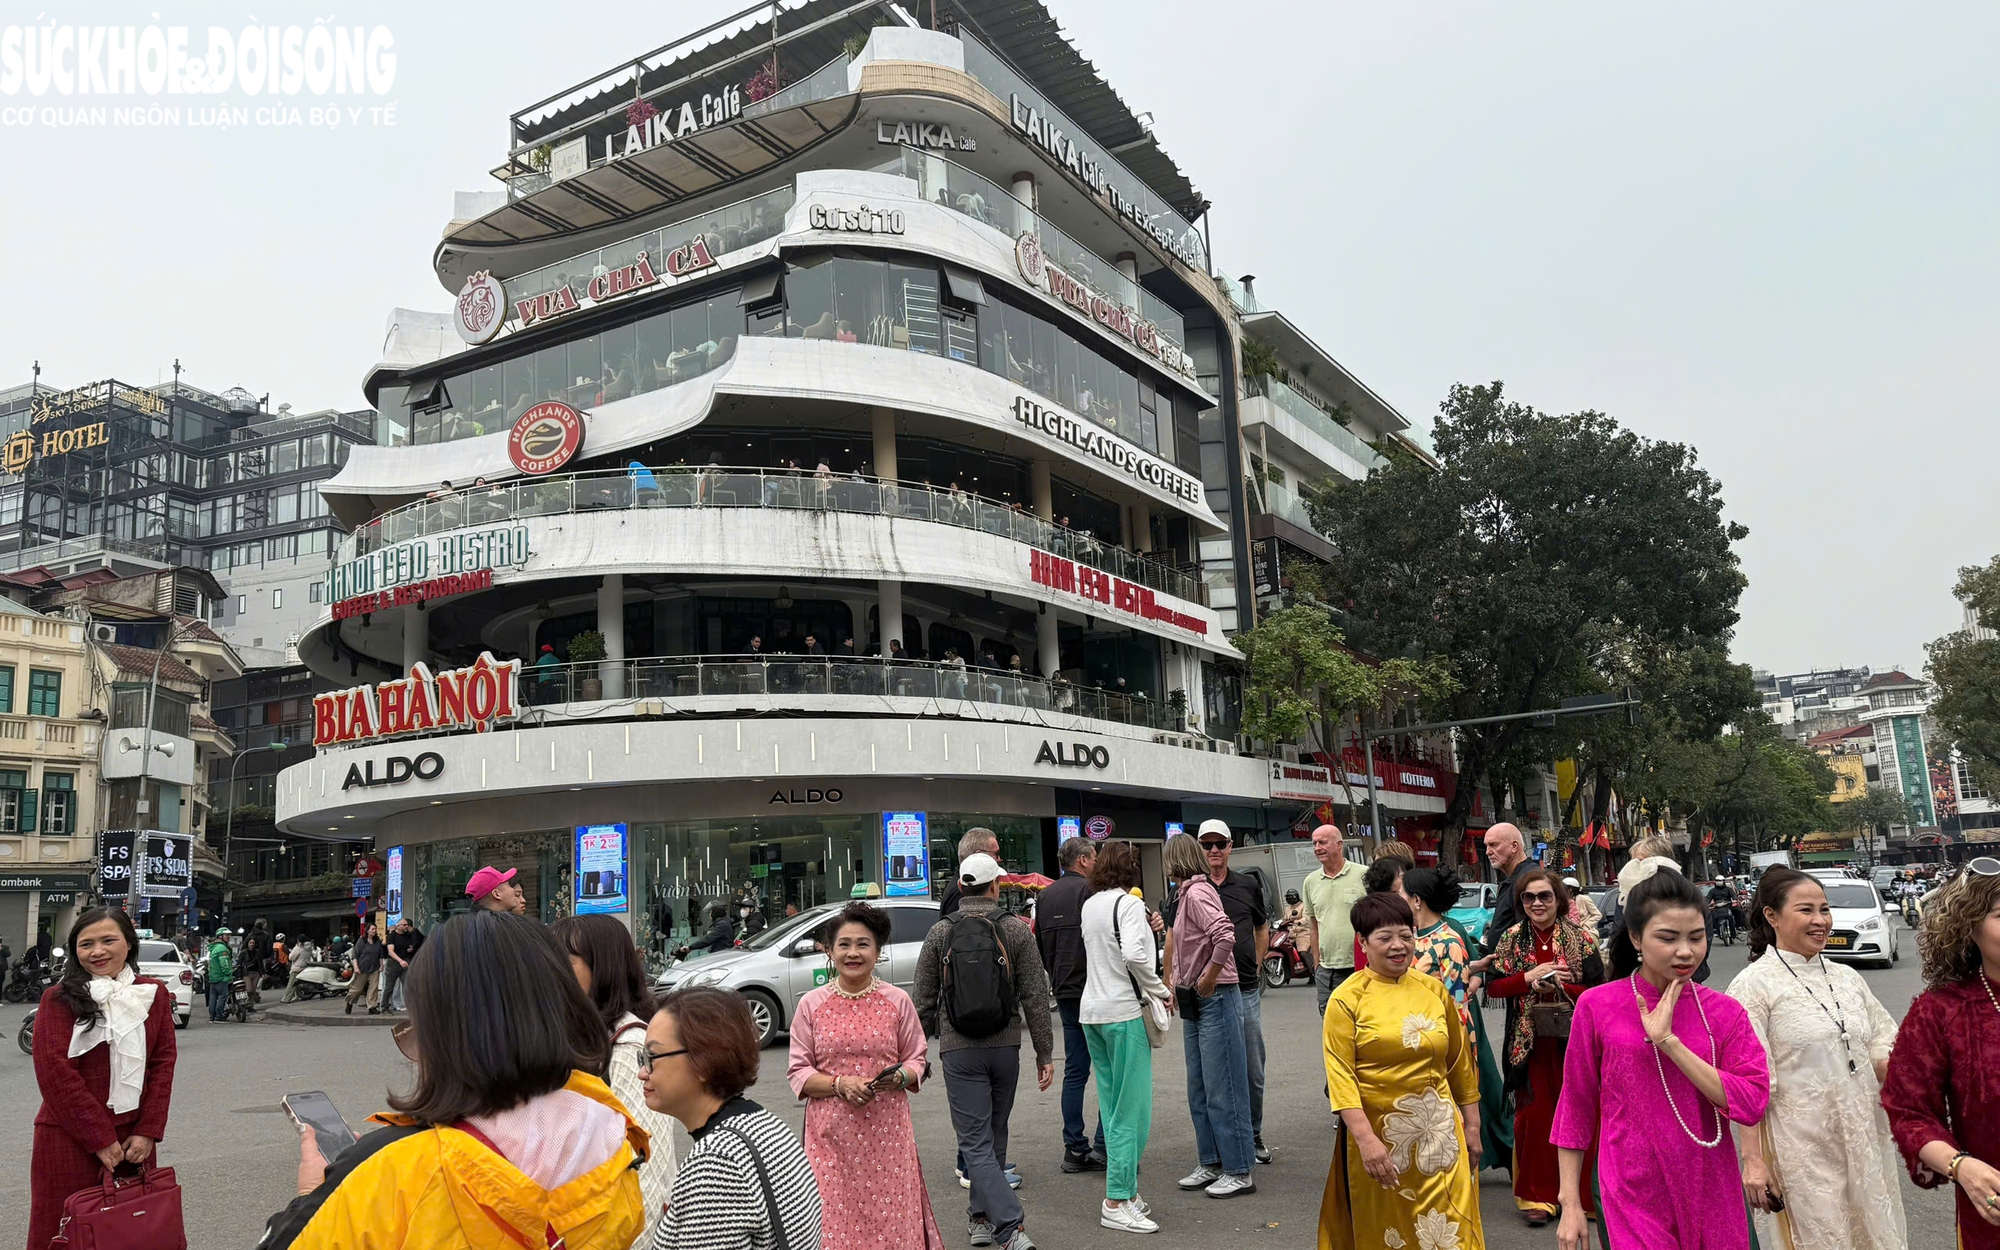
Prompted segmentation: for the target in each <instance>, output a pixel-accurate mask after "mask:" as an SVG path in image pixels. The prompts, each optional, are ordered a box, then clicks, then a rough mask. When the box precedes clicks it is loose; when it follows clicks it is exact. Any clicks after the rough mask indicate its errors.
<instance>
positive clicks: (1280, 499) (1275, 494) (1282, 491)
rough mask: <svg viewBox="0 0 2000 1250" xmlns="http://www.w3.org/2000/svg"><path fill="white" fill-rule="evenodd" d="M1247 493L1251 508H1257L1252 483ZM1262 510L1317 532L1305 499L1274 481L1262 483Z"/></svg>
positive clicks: (1301, 527)
mask: <svg viewBox="0 0 2000 1250" xmlns="http://www.w3.org/2000/svg"><path fill="white" fill-rule="evenodd" d="M1249 495H1250V506H1251V508H1252V510H1253V511H1254V510H1257V509H1258V502H1257V491H1256V487H1255V485H1254V484H1253V485H1252V487H1251V489H1250V491H1249ZM1262 511H1263V512H1265V513H1266V514H1268V515H1270V516H1274V517H1279V518H1281V519H1283V520H1286V521H1290V522H1291V523H1292V524H1293V525H1296V526H1298V527H1299V528H1300V529H1302V530H1305V531H1307V532H1309V533H1313V534H1317V533H1319V527H1318V526H1316V525H1314V524H1313V519H1312V513H1310V512H1308V511H1306V501H1305V500H1303V499H1301V498H1299V497H1298V496H1297V495H1294V494H1293V493H1292V492H1291V491H1290V490H1289V489H1287V488H1286V487H1283V486H1280V485H1278V484H1277V483H1276V482H1266V483H1264V506H1263V508H1262Z"/></svg>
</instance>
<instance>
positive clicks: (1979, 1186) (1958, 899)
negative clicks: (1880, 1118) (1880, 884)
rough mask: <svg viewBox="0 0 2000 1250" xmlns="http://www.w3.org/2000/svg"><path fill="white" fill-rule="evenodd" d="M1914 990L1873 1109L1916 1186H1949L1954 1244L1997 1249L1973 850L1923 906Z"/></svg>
mask: <svg viewBox="0 0 2000 1250" xmlns="http://www.w3.org/2000/svg"><path fill="white" fill-rule="evenodd" d="M1917 948H1918V950H1920V951H1921V952H1922V953H1923V959H1924V986H1925V989H1924V992H1923V993H1921V994H1919V995H1917V1000H1916V1001H1915V1002H1913V1003H1911V1004H1910V1011H1909V1014H1908V1015H1906V1016H1905V1017H1903V1027H1902V1028H1901V1029H1900V1030H1899V1031H1898V1032H1897V1034H1896V1048H1895V1049H1894V1050H1892V1051H1890V1052H1889V1073H1888V1079H1887V1080H1885V1081H1884V1082H1883V1083H1882V1106H1883V1108H1884V1109H1885V1110H1887V1111H1888V1113H1889V1129H1890V1131H1891V1132H1892V1133H1894V1134H1895V1137H1896V1147H1897V1149H1899V1150H1901V1151H1902V1154H1903V1162H1904V1163H1906V1164H1907V1165H1909V1169H1910V1178H1911V1179H1912V1180H1914V1181H1916V1183H1917V1184H1918V1185H1920V1186H1922V1187H1923V1188H1925V1189H1935V1188H1937V1187H1938V1186H1939V1185H1942V1184H1945V1183H1947V1182H1949V1183H1951V1184H1952V1185H1953V1186H1954V1187H1955V1188H1956V1189H1957V1190H1958V1244H1959V1245H1960V1246H1961V1247H1963V1250H2000V860H1996V859H1992V858H1990V857H1987V856H1981V857H1980V858H1978V859H1975V860H1972V861H1971V862H1970V863H1968V864H1966V866H1965V874H1964V875H1963V876H1962V877H1960V878H1959V880H1958V881H1957V883H1956V884H1953V885H1951V886H1949V887H1947V888H1946V889H1945V891H1944V893H1942V894H1940V895H1939V896H1938V897H1937V898H1936V899H1934V900H1932V902H1931V903H1930V904H1929V906H1927V907H1925V909H1924V922H1923V928H1922V929H1921V931H1920V932H1919V933H1918V935H1917Z"/></svg>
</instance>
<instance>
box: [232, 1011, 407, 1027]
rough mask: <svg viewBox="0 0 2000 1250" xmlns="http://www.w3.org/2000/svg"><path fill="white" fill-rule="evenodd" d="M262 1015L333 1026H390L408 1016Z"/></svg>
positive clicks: (279, 1020) (285, 1021) (276, 1021)
mask: <svg viewBox="0 0 2000 1250" xmlns="http://www.w3.org/2000/svg"><path fill="white" fill-rule="evenodd" d="M263 1015H264V1019H266V1020H268V1021H270V1022H271V1023H272V1024H312V1025H319V1026H322V1027H333V1028H356V1027H361V1028H392V1027H394V1026H395V1025H398V1024H401V1023H402V1022H403V1021H404V1020H407V1019H408V1018H409V1017H408V1016H405V1015H400V1014H398V1015H381V1016H349V1015H338V1016H321V1015H305V1014H303V1013H301V1012H293V1011H267V1012H264V1013H263Z"/></svg>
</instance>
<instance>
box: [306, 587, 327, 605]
mask: <svg viewBox="0 0 2000 1250" xmlns="http://www.w3.org/2000/svg"><path fill="white" fill-rule="evenodd" d="M323 589H324V586H323V585H322V584H321V583H319V582H314V583H313V584H312V585H310V586H308V587H306V598H307V599H309V600H311V601H312V602H314V603H318V602H319V596H320V591H321V590H323Z"/></svg>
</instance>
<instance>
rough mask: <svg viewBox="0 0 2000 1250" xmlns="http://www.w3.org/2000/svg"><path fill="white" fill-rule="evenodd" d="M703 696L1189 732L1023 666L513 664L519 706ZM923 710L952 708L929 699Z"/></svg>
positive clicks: (1157, 710) (711, 660)
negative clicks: (1043, 716)
mask: <svg viewBox="0 0 2000 1250" xmlns="http://www.w3.org/2000/svg"><path fill="white" fill-rule="evenodd" d="M621 685H622V686H623V690H622V691H620V690H619V687H620V686H621ZM705 695H732V696H742V695H774V696H784V695H808V696H809V695H857V696H876V697H880V698H892V699H925V700H951V701H957V702H967V703H992V704H1000V705H1003V706H1007V707H1018V708H1029V709H1032V710H1034V711H1038V712H1055V713H1060V714H1064V715H1070V716H1082V717H1086V718H1088V719H1090V720H1101V721H1113V722H1115V723H1117V724H1121V725H1134V726H1138V727H1140V728H1144V729H1160V730H1169V731H1172V732H1174V733H1189V732H1192V731H1191V730H1190V729H1189V728H1188V726H1187V723H1186V717H1185V715H1184V714H1183V713H1182V712H1181V711H1180V710H1178V709H1177V708H1176V707H1175V706H1174V705H1173V704H1170V703H1165V702H1160V701H1156V700H1153V699H1148V698H1146V697H1145V696H1144V695H1135V694H1124V693H1120V692H1118V691H1113V690H1105V689H1103V688H1101V687H1094V686H1093V687H1085V686H1078V685H1074V684H1072V683H1070V682H1066V681H1062V680H1059V679H1058V680H1054V681H1050V680H1048V679H1045V678H1042V677H1037V676H1035V675H1033V674H1031V673H1029V672H1027V671H1026V670H1023V669H1013V668H1005V669H997V668H981V667H978V666H976V665H967V664H948V663H937V662H933V661H930V660H916V659H895V658H884V657H882V656H873V655H868V656H857V655H834V656H806V655H764V654H755V655H681V656H649V657H646V658H644V659H636V660H635V659H624V660H604V661H598V662H595V663H582V664H549V665H541V666H538V667H528V668H524V669H522V670H521V676H520V700H519V701H520V704H521V705H522V706H523V707H524V708H528V707H539V708H551V709H562V708H565V707H566V706H567V705H569V704H572V703H596V702H598V701H600V700H602V699H604V698H607V697H611V698H623V699H696V698H701V697H703V696H705ZM925 713H926V714H930V715H940V714H943V715H951V714H954V713H953V711H952V709H950V708H948V707H939V706H937V705H936V704H935V703H934V704H933V705H932V706H931V707H928V708H926V709H925Z"/></svg>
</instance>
